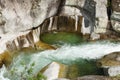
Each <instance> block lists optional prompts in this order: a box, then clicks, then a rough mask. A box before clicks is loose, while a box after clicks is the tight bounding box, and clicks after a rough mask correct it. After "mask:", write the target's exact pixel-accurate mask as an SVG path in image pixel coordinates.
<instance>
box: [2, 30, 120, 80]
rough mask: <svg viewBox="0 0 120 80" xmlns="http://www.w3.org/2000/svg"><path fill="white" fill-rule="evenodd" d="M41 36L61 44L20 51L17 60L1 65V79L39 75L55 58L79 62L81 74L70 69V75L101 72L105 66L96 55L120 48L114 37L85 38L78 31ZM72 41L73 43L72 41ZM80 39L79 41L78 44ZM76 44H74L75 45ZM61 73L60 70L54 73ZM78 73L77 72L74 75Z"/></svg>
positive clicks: (61, 60) (13, 79) (69, 64)
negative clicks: (57, 46)
mask: <svg viewBox="0 0 120 80" xmlns="http://www.w3.org/2000/svg"><path fill="white" fill-rule="evenodd" d="M42 36H43V37H41V39H42V40H43V41H44V42H46V43H49V44H56V43H57V44H60V46H59V48H58V49H56V50H45V51H36V52H31V53H32V54H29V52H30V51H29V52H19V55H18V56H17V57H15V58H14V59H13V63H12V64H11V65H10V66H9V67H8V68H6V67H5V66H3V67H2V68H1V69H0V80H25V79H26V77H30V76H35V75H37V73H38V72H39V71H40V70H41V69H43V68H44V67H45V66H47V65H48V64H50V63H51V62H58V63H62V64H65V65H68V66H72V65H75V66H73V67H77V69H75V70H77V71H78V72H77V74H76V73H75V74H71V73H73V72H74V71H71V68H70V69H69V71H68V73H69V74H68V75H67V78H74V77H78V76H83V75H95V74H98V75H101V74H103V73H101V70H100V69H99V68H98V67H97V66H96V59H99V58H101V57H103V56H104V55H107V54H109V53H111V52H116V51H120V43H119V42H117V43H115V42H110V41H96V42H85V41H84V39H82V37H80V36H79V35H78V34H73V33H64V32H60V33H59V34H57V33H56V32H55V33H54V34H53V33H52V34H50V33H49V34H46V35H44V34H43V35H42ZM69 43H70V44H69ZM77 43H78V44H77ZM73 44H74V45H73ZM54 75H57V74H54ZM73 75H75V76H73Z"/></svg>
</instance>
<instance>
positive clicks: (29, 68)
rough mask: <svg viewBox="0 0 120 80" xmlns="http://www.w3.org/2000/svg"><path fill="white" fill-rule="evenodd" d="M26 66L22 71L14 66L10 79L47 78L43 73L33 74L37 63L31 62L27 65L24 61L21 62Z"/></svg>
mask: <svg viewBox="0 0 120 80" xmlns="http://www.w3.org/2000/svg"><path fill="white" fill-rule="evenodd" d="M20 65H22V66H23V68H24V72H20V71H19V70H18V69H16V68H12V69H11V70H10V71H9V75H8V76H9V79H11V80H47V78H46V77H45V76H44V75H43V74H42V73H38V74H37V75H36V76H33V75H32V72H33V67H34V66H35V63H32V64H30V65H29V66H27V65H25V63H24V62H21V64H20ZM18 78H19V79H18Z"/></svg>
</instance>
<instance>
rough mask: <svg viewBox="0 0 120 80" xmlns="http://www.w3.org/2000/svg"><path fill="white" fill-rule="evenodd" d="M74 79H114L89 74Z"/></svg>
mask: <svg viewBox="0 0 120 80" xmlns="http://www.w3.org/2000/svg"><path fill="white" fill-rule="evenodd" d="M72 80H113V79H112V78H109V77H106V76H99V75H88V76H83V77H78V78H76V79H72Z"/></svg>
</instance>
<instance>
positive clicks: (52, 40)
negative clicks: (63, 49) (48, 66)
mask: <svg viewBox="0 0 120 80" xmlns="http://www.w3.org/2000/svg"><path fill="white" fill-rule="evenodd" d="M40 38H41V40H42V41H43V42H46V43H48V44H64V43H67V44H78V43H82V42H84V39H83V38H82V36H80V34H77V33H70V32H69V33H68V32H55V33H54V32H52V33H45V34H42V35H41V37H40Z"/></svg>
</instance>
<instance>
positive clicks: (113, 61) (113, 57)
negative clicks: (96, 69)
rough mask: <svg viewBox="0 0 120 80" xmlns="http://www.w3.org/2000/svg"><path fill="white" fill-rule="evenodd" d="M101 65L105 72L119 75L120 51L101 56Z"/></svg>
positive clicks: (99, 62) (110, 74)
mask: <svg viewBox="0 0 120 80" xmlns="http://www.w3.org/2000/svg"><path fill="white" fill-rule="evenodd" d="M98 64H99V65H100V67H102V68H103V69H104V73H105V74H106V75H109V76H117V75H119V74H120V52H113V53H111V54H108V55H106V56H104V57H103V58H101V59H100V60H99V61H98Z"/></svg>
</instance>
